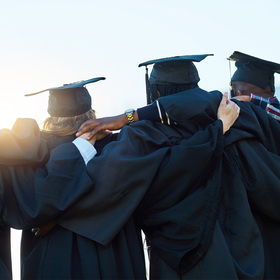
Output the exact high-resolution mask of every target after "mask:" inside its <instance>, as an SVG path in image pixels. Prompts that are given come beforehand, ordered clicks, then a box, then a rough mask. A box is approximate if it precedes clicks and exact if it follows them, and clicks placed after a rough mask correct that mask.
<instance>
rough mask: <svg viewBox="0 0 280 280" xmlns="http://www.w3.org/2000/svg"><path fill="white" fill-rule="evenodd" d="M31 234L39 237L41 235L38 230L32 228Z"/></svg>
mask: <svg viewBox="0 0 280 280" xmlns="http://www.w3.org/2000/svg"><path fill="white" fill-rule="evenodd" d="M31 232H32V233H34V235H35V236H40V235H41V230H40V228H33V229H31Z"/></svg>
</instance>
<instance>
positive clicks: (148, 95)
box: [145, 65, 151, 104]
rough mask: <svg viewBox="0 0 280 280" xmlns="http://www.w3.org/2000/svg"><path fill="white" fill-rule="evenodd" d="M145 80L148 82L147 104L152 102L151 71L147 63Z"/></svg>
mask: <svg viewBox="0 0 280 280" xmlns="http://www.w3.org/2000/svg"><path fill="white" fill-rule="evenodd" d="M145 82H146V97H147V104H151V89H150V82H149V71H148V67H147V65H146V73H145Z"/></svg>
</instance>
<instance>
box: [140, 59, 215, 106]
mask: <svg viewBox="0 0 280 280" xmlns="http://www.w3.org/2000/svg"><path fill="white" fill-rule="evenodd" d="M209 55H213V54H202V55H183V56H173V57H166V58H160V59H154V60H149V61H147V62H143V63H140V64H139V65H138V67H141V66H145V67H146V75H145V80H146V95H147V104H150V103H151V101H152V100H151V91H150V84H163V85H172V84H193V83H194V84H196V83H198V82H199V81H200V78H199V75H198V72H197V69H196V67H195V65H194V64H193V61H194V62H200V61H201V60H203V59H204V58H206V57H207V56H209ZM150 64H154V66H153V69H152V72H151V75H150V77H149V74H148V65H150Z"/></svg>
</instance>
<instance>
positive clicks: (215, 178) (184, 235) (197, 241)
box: [82, 58, 280, 279]
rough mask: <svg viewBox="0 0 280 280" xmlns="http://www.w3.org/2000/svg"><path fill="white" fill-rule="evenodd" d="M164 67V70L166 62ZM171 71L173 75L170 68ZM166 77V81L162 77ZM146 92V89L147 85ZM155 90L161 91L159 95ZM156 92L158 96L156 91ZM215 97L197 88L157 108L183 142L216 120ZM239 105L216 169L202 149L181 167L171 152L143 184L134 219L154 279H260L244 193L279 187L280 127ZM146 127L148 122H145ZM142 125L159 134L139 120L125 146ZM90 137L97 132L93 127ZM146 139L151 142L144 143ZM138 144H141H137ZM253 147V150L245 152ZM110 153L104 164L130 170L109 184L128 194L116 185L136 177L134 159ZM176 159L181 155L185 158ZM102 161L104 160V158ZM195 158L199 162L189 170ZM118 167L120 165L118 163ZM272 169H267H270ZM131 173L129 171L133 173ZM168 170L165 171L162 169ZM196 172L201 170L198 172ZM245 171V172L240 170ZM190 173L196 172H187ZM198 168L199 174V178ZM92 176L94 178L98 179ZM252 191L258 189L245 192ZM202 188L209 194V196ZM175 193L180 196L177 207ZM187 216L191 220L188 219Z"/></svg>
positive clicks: (259, 246) (257, 242)
mask: <svg viewBox="0 0 280 280" xmlns="http://www.w3.org/2000/svg"><path fill="white" fill-rule="evenodd" d="M175 60H176V59H175ZM178 60H179V58H178ZM162 64H163V65H160V67H159V69H160V68H161V69H163V68H164V63H162ZM165 66H167V68H168V64H165ZM169 66H170V65H169ZM173 66H174V65H173ZM157 69H158V68H157ZM170 69H174V67H173V68H169V70H170ZM152 75H153V72H152V74H151V76H152ZM166 76H168V75H165V76H163V77H164V78H165V77H166ZM167 83H168V82H167ZM162 84H164V83H162ZM147 88H150V85H148V87H147ZM158 91H159V92H160V90H158ZM154 92H155V96H157V95H158V92H157V90H156V91H154ZM161 93H162V92H160V94H161ZM220 98H221V93H219V92H212V93H211V94H209V93H207V92H205V91H203V90H201V89H199V88H198V87H194V88H193V89H190V90H187V91H183V92H180V93H175V94H173V95H172V96H169V97H163V98H159V99H158V102H159V106H162V107H163V109H164V111H165V112H166V114H167V115H168V118H167V119H169V120H170V121H171V122H172V121H173V124H175V125H176V130H177V131H178V130H179V131H180V130H181V128H183V129H184V132H181V133H180V134H179V135H180V137H181V138H180V137H179V139H182V135H183V136H184V137H183V139H191V138H187V135H188V133H189V135H193V133H195V132H196V131H198V130H199V129H201V128H203V127H204V128H205V127H206V126H207V125H209V124H210V123H212V122H213V121H214V120H215V118H216V115H215V114H214V112H216V110H215V109H216V108H217V107H216V108H215V104H218V102H219V100H220ZM237 103H238V105H239V106H240V107H241V113H240V117H239V119H238V120H237V122H236V123H235V124H234V126H233V128H232V129H231V130H229V132H228V133H226V134H225V137H224V140H223V152H222V156H221V158H220V161H218V163H219V164H217V161H212V160H209V161H205V157H204V153H203V152H204V150H203V149H201V150H200V151H201V153H200V152H198V151H196V153H192V156H191V157H184V161H182V160H181V161H180V157H179V155H177V156H175V155H174V154H173V156H175V157H174V158H173V159H172V161H171V156H172V153H170V155H169V157H170V161H169V160H168V158H165V161H163V163H164V164H163V165H160V168H159V169H157V172H156V173H154V174H153V177H152V178H153V179H152V180H151V179H149V182H147V184H150V188H149V191H148V193H147V195H146V196H145V198H144V200H143V201H142V202H141V203H140V204H139V208H138V209H137V218H139V224H140V225H141V227H142V228H143V230H144V232H145V234H146V236H147V237H148V239H149V241H150V245H151V255H150V260H151V278H152V279H181V278H184V279H189V278H192V279H197V278H202V279H203V278H208V279H238V278H240V279H243V278H244V279H262V278H263V277H265V274H264V269H265V261H264V258H265V254H264V248H263V243H262V242H263V241H262V236H261V232H260V229H259V227H258V225H257V223H256V221H255V218H254V216H253V213H252V211H251V206H250V204H249V201H248V194H247V191H248V190H251V191H252V192H251V193H253V194H257V193H258V192H259V191H260V190H262V191H263V190H264V189H265V188H266V187H267V186H277V183H278V185H279V170H280V169H279V168H280V166H279V162H280V161H279V152H280V150H279V144H278V143H279V140H280V139H279V124H278V122H277V121H275V120H274V119H272V118H270V117H269V116H268V115H267V113H266V112H265V111H263V110H262V109H261V108H258V107H256V106H255V105H254V104H251V103H244V102H238V101H237ZM125 118H126V116H125V115H122V116H119V118H118V120H117V125H118V126H119V125H120V123H121V121H120V119H125ZM110 121H112V118H111V119H109V120H108V119H107V120H106V119H105V120H104V121H103V122H102V120H99V121H98V120H97V122H87V123H86V124H85V125H84V126H83V129H84V130H86V129H88V128H95V127H96V126H98V125H99V124H100V126H101V128H102V129H104V128H112V126H111V125H110ZM104 123H105V125H104ZM127 123H128V122H127ZM140 123H141V124H140ZM148 125H151V124H150V123H148ZM143 126H145V129H146V132H149V133H151V134H153V133H154V135H156V132H155V131H153V130H150V131H149V130H148V129H147V123H143V122H139V123H136V124H133V125H132V127H131V128H130V127H127V128H126V129H125V131H124V130H123V133H124V134H123V139H125V133H126V134H127V135H129V139H128V140H127V141H128V142H129V141H131V143H133V139H134V138H133V137H132V136H133V132H131V130H133V129H134V130H139V131H140V130H141V129H142V130H143V129H144V128H143ZM158 127H159V126H157V128H158ZM118 128H119V127H118ZM169 129H171V128H166V126H165V127H164V128H162V131H164V132H165V133H166V134H167V135H168V136H169V138H170V139H172V140H176V141H177V145H178V143H180V144H182V142H183V141H180V140H179V139H178V137H177V138H176V137H174V136H173V137H172V132H171V130H169ZM95 131H98V128H97V129H96V130H95ZM82 132H83V130H82ZM173 133H174V132H173ZM137 134H138V135H141V133H140V132H135V135H134V136H136V137H135V139H137ZM177 136H178V134H177ZM138 137H139V136H138ZM135 139H134V140H135ZM144 140H145V139H144ZM147 140H149V139H148V138H147ZM197 140H198V142H197V143H199V140H202V138H200V137H199V138H198V139H197ZM248 143H250V145H249V144H248ZM119 144H121V143H119ZM137 144H139V143H138V142H137ZM153 144H154V143H153ZM126 145H127V146H129V147H130V145H129V144H127V143H126ZM250 146H252V147H255V148H257V149H256V150H255V149H252V148H250V149H249V148H248V147H250ZM107 148H108V151H107V149H106V154H105V153H104V155H105V156H104V158H103V160H104V161H105V160H106V162H111V161H112V162H113V163H114V160H113V158H110V156H112V157H113V156H114V157H115V158H116V157H118V159H119V161H120V162H121V163H120V162H118V164H119V165H120V164H122V166H124V164H126V165H125V166H126V169H124V168H123V170H125V171H128V172H127V174H126V173H125V172H123V173H124V174H123V175H122V176H120V177H118V178H117V177H116V176H114V173H113V172H112V177H113V178H110V179H111V180H112V182H113V184H118V185H119V186H123V187H124V188H125V183H124V182H121V181H120V179H122V178H125V176H127V177H129V174H132V173H133V171H132V170H134V169H135V168H136V167H135V166H134V165H133V164H135V163H138V162H137V161H136V159H135V154H134V157H133V159H130V160H128V159H126V158H123V157H120V155H119V154H120V153H121V147H120V146H118V147H114V146H113V145H110V146H108V147H107ZM109 148H110V150H109ZM182 151H183V150H182ZM129 152H130V150H129ZM135 153H136V152H135ZM140 154H143V149H142V150H141V153H140V151H139V156H140ZM181 155H182V156H183V153H182V154H181ZM105 157H107V158H106V159H105ZM218 158H219V157H218ZM252 158H254V159H255V158H256V159H258V165H257V167H256V168H255V170H254V169H252V168H253V167H252V165H249V164H248V161H249V162H250V161H251V159H252ZM194 159H195V163H196V162H198V164H194V162H193V161H194ZM216 159H217V158H216ZM115 162H116V163H117V160H115ZM95 163H98V165H99V166H100V165H102V158H99V160H98V159H97V160H95V159H94V160H92V161H91V162H90V165H89V168H92V167H95V168H97V164H96V165H95ZM168 163H169V165H168ZM176 163H177V164H176ZM202 163H205V165H206V168H205V169H204V170H203V167H205V166H204V165H203V164H202ZM214 163H216V165H215V164H214ZM156 164H157V163H154V164H153V165H151V164H150V165H149V171H150V172H151V173H152V172H154V171H153V167H154V165H156ZM191 164H193V166H195V167H196V169H195V170H193V169H191V168H192V167H193V166H192V165H191ZM131 166H132V167H131ZM182 166H183V167H186V166H187V168H186V170H185V172H183V173H181V172H180V171H183V167H182ZM270 166H271V167H272V168H269V167H270ZM133 167H134V169H132V168H133ZM164 167H166V169H164ZM167 167H169V168H168V169H167ZM200 167H202V169H199V168H200ZM245 167H246V170H247V172H246V173H244V172H243V171H242V170H243V168H245ZM189 168H190V169H189ZM92 170H95V169H92ZM111 170H112V169H110V171H111ZM138 170H139V169H138ZM189 170H192V171H193V172H192V173H190V172H189ZM202 170H203V172H201V171H202ZM256 170H257V174H258V176H255V177H254V181H252V178H250V175H251V174H254V173H255V171H256ZM262 170H266V172H260V171H262ZM277 170H278V172H277ZM161 171H163V172H161ZM205 171H206V172H205ZM207 171H208V172H209V173H207ZM146 172H147V171H146ZM196 172H197V173H198V174H199V175H200V177H199V176H197V173H196ZM148 174H149V173H148ZM172 174H174V176H172ZM190 174H192V175H190ZM248 175H249V176H248ZM91 176H94V177H97V175H91ZM139 176H140V175H139ZM168 176H169V177H168ZM187 176H189V177H187ZM131 177H133V178H131V180H130V181H131V182H130V183H131V184H133V179H136V181H137V178H138V177H136V176H135V177H134V173H133V176H131ZM146 177H147V175H146ZM192 177H193V178H192ZM170 178H172V179H170ZM191 179H193V181H192V180H191ZM138 180H139V179H138ZM201 181H202V182H201ZM96 182H99V180H98V178H96ZM151 182H152V183H151ZM167 182H168V184H167ZM176 182H177V184H178V186H181V189H182V188H183V187H182V186H185V188H186V191H187V193H185V197H184V195H183V196H182V193H180V192H179V193H178V192H176V191H175V186H174V185H173V184H175V183H176ZM185 182H186V184H185ZM193 182H196V183H197V184H198V185H196V184H193ZM252 182H254V184H252ZM141 183H142V184H143V185H144V184H145V183H143V182H141ZM184 184H185V185H184ZM107 185H108V184H107ZM207 186H208V187H209V188H207ZM252 186H255V188H254V189H252V188H251V189H250V187H252ZM166 188H167V190H166V191H165V189H166ZM207 189H208V191H209V189H210V190H212V191H209V192H207ZM190 190H193V192H192V191H190ZM268 190H269V189H267V191H266V195H267V196H269V195H270V196H271V195H272V194H274V195H275V197H274V199H273V200H271V203H272V202H273V203H272V205H271V208H272V209H274V211H275V212H276V213H277V210H278V205H277V203H275V202H276V201H279V194H278V193H279V192H278V190H277V188H276V189H275V188H274V189H273V190H272V192H269V191H268ZM172 194H174V195H175V197H177V199H178V200H177V202H176V200H174V199H175V198H174V197H172ZM186 194H188V195H186ZM199 194H201V196H199ZM205 196H206V197H208V198H209V202H208V203H206V198H205ZM254 197H258V196H256V195H255V196H254ZM170 203H171V204H170ZM172 203H174V204H172ZM184 203H185V204H184ZM209 204H210V207H209ZM183 206H185V207H183ZM208 207H209V208H208ZM259 207H260V208H264V207H263V205H259ZM173 210H174V211H173ZM186 212H187V213H186ZM270 212H273V211H270ZM184 215H189V217H188V218H187V217H186V216H184ZM200 219H201V220H200ZM198 221H200V223H199V222H198ZM202 221H204V223H203V222H202ZM103 225H105V222H103ZM181 229H182V230H181ZM191 229H194V230H191Z"/></svg>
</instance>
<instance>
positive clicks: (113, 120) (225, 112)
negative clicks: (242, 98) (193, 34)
mask: <svg viewBox="0 0 280 280" xmlns="http://www.w3.org/2000/svg"><path fill="white" fill-rule="evenodd" d="M238 108H239V107H238V106H237V105H236V104H235V103H234V102H232V101H230V100H229V99H228V94H227V93H225V94H224V96H223V99H222V101H221V103H220V106H219V108H218V109H219V114H218V119H221V121H222V122H223V125H224V133H225V132H226V131H227V130H228V129H229V128H230V126H231V125H232V124H231V123H234V122H235V120H236V118H235V117H237V116H238V114H239V109H238ZM237 109H238V114H237V116H234V114H235V113H236V110H237ZM133 118H134V121H135V122H137V121H139V120H149V121H153V122H160V123H164V124H167V125H176V123H175V122H174V121H173V120H172V118H170V117H169V116H168V114H167V112H166V111H165V110H164V108H163V106H162V105H161V104H160V102H158V101H155V102H154V103H153V104H151V105H148V106H145V107H142V108H139V109H137V111H135V112H134V113H133ZM128 124H129V121H128V119H127V116H126V115H125V114H122V115H118V116H114V117H106V118H100V119H94V120H88V121H86V122H85V123H84V124H82V126H81V127H80V128H79V131H78V132H77V134H76V136H81V135H82V134H83V133H86V132H88V131H89V130H91V133H90V134H89V136H88V137H87V139H88V140H89V139H91V138H92V137H93V136H94V135H96V134H97V133H98V132H100V131H103V130H106V129H110V130H118V129H121V128H122V127H123V126H124V125H128Z"/></svg>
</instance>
